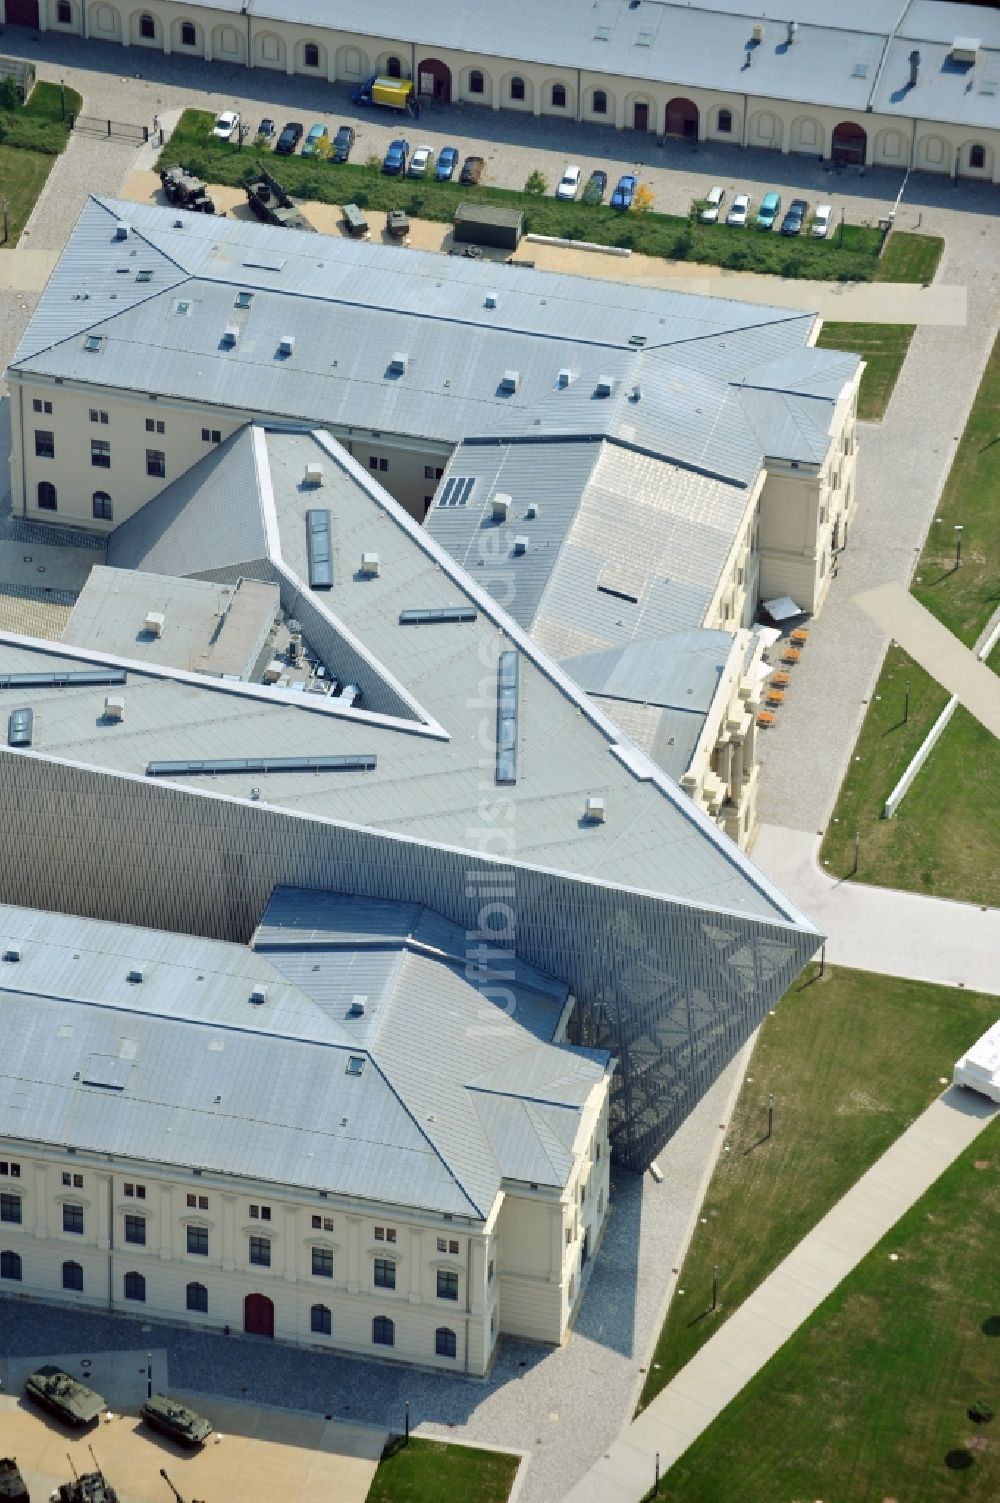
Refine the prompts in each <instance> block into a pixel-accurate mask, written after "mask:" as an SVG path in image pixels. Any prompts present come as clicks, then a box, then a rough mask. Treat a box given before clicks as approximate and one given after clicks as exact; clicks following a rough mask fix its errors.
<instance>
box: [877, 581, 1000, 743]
mask: <svg viewBox="0 0 1000 1503" xmlns="http://www.w3.org/2000/svg"><path fill="white" fill-rule="evenodd" d="M855 603H856V604H857V605H859V606H860V607H861V609H862V610H863V611H864V613H865V615H866V616H870V617H871V619H872V620H873V621H875V622H877V624H878V625H879V626H881V628H882V630H883V631H885V632H889V633H890V635H891V636H892V637H893V638H894V639H895V640H896V641H897V642H898V643H899V645H900V646H901V647H902V648H903V649H904V650H905V651H906V652H908V653H909V654H910V657H911V658H913V659H914V661H915V662H917V663H919V664H920V666H921V668H923V669H925V670H926V672H928V673H929V674H930V675H931V677H932V678H934V679H937V681H938V683H939V684H940V685H941V687H942V688H943V689H947V690H948V693H949V694H953V695H954V696H955V698H956V699H958V700H960V701H961V703H962V704H963V705H964V706H965V708H966V709H967V710H968V711H969V714H970V715H974V716H975V717H976V719H977V720H978V721H979V724H980V725H983V726H985V727H986V729H987V730H988V731H992V733H993V735H994V736H1000V678H998V677H997V675H996V674H995V673H994V672H993V671H992V669H990V668H987V666H986V664H985V663H980V662H979V660H978V659H977V657H976V655H975V653H974V652H973V651H972V650H971V649H970V648H968V647H965V646H963V644H962V643H961V642H960V641H959V640H958V638H957V637H956V636H954V635H953V633H952V632H950V631H949V630H948V628H947V627H946V626H942V625H941V622H940V621H939V620H938V619H937V617H936V616H932V615H931V613H930V611H929V610H927V609H926V607H925V606H922V605H921V604H920V602H919V600H916V599H914V597H913V596H912V595H911V594H910V592H909V590H904V588H903V586H902V585H900V584H886V585H882V586H881V587H880V588H879V589H877V590H867V591H865V592H864V593H863V594H861V595H858V596H856V597H855Z"/></svg>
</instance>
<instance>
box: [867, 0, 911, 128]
mask: <svg viewBox="0 0 1000 1503" xmlns="http://www.w3.org/2000/svg"><path fill="white" fill-rule="evenodd" d="M909 8H910V0H904V4H903V9H902V10H901V11H900V13H899V15H898V16H897V17H896V19H895V21H894V22H893V24H892V30H891V31H890V33H889V35H888V36H887V37H886V39H885V46H884V47H883V48H882V56H881V58H880V59H879V65H878V67H877V68H876V69H875V77H874V78H873V79H872V86H871V88H870V89H869V90H868V102H867V104H866V105H865V114H866V115H870V114H871V113H872V111H873V109H874V108H875V105H874V103H873V101H874V99H875V95H876V94H877V93H878V90H879V85H880V84H881V82H882V75H883V74H884V73H885V69H886V64H887V63H888V61H889V49H890V48H891V46H892V44H893V42H894V41H895V40H896V32H897V31H898V30H899V28H900V27H901V26H902V24H903V21H904V19H905V17H906V12H907V11H908V10H909Z"/></svg>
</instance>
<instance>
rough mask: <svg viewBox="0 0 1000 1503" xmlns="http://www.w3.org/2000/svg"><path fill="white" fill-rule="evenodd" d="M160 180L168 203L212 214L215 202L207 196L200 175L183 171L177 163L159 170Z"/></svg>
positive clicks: (199, 212)
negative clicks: (196, 175) (195, 175)
mask: <svg viewBox="0 0 1000 1503" xmlns="http://www.w3.org/2000/svg"><path fill="white" fill-rule="evenodd" d="M160 182H161V183H162V184H163V193H164V196H165V198H166V200H167V203H168V204H176V205H177V207H178V208H180V209H191V210H192V211H193V212H194V213H195V214H214V213H215V202H214V200H213V199H212V198H210V197H209V193H208V188H207V187H206V185H205V184H204V183H203V182H202V180H201V178H200V177H194V176H193V174H192V173H190V172H185V170H184V168H183V167H181V166H180V165H179V163H176V162H175V163H174V165H173V166H172V167H163V168H161V170H160Z"/></svg>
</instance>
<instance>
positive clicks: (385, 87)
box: [353, 78, 413, 110]
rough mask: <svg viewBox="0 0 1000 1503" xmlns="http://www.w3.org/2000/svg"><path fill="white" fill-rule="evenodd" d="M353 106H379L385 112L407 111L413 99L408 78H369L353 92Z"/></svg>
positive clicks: (411, 83)
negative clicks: (385, 110)
mask: <svg viewBox="0 0 1000 1503" xmlns="http://www.w3.org/2000/svg"><path fill="white" fill-rule="evenodd" d="M353 97H354V102H355V104H380V105H381V106H382V108H383V109H387V110H408V109H409V108H410V103H411V100H412V99H413V81H412V80H411V79H409V78H369V79H368V81H367V82H366V83H363V84H361V85H360V87H359V88H358V89H356V90H355V91H354V96H353Z"/></svg>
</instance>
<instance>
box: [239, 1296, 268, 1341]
mask: <svg viewBox="0 0 1000 1503" xmlns="http://www.w3.org/2000/svg"><path fill="white" fill-rule="evenodd" d="M243 1329H244V1331H246V1333H247V1335H248V1336H273V1335H274V1305H273V1304H272V1303H271V1301H270V1300H269V1299H268V1297H267V1295H266V1294H248V1295H247V1297H246V1299H245V1300H244V1301H243Z"/></svg>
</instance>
